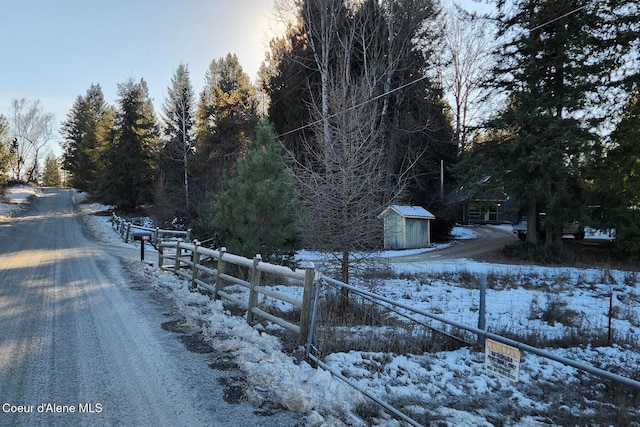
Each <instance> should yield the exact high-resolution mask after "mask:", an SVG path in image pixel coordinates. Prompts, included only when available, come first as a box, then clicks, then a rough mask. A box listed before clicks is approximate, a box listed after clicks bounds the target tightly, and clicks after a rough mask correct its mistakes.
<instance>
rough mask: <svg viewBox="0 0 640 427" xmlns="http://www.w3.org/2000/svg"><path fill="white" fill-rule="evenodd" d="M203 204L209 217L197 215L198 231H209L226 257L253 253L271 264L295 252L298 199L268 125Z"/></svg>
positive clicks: (259, 131)
mask: <svg viewBox="0 0 640 427" xmlns="http://www.w3.org/2000/svg"><path fill="white" fill-rule="evenodd" d="M208 204H209V206H208V207H206V208H205V209H208V210H209V212H210V213H212V214H213V215H212V217H210V218H207V217H206V215H201V219H200V221H201V222H200V224H201V226H203V227H202V228H201V230H203V231H204V230H207V228H208V230H207V232H208V233H212V232H213V231H214V230H215V232H217V234H218V236H219V239H220V243H221V244H222V245H224V246H226V247H227V249H228V250H229V251H230V252H232V253H236V254H240V255H243V256H246V257H253V256H254V255H256V254H258V253H259V254H261V255H262V256H263V259H265V260H274V259H282V258H283V257H284V258H286V257H288V256H290V255H292V254H293V251H294V250H295V249H297V247H296V245H297V243H298V216H299V205H298V199H297V197H296V194H295V191H294V185H293V179H292V177H291V175H290V173H289V170H288V169H287V168H286V167H285V163H284V161H283V157H282V152H281V148H280V145H279V143H278V142H277V140H276V138H275V136H274V134H273V131H272V128H271V127H270V126H268V125H266V124H263V125H262V126H260V127H259V128H258V131H257V136H256V139H255V141H254V142H252V143H251V144H250V145H249V149H248V151H247V153H246V154H245V155H244V156H243V157H242V158H240V159H238V161H237V162H236V165H235V172H234V174H233V175H232V176H231V177H230V178H228V179H226V180H225V183H224V188H223V190H222V191H221V192H220V193H219V194H218V195H217V196H216V197H215V198H214V199H212V200H210V201H209V202H208ZM203 213H204V211H203ZM207 223H208V224H209V225H208V226H207ZM209 235H210V234H209ZM203 237H204V236H203Z"/></svg>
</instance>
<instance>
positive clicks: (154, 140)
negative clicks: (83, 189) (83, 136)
mask: <svg viewBox="0 0 640 427" xmlns="http://www.w3.org/2000/svg"><path fill="white" fill-rule="evenodd" d="M118 95H119V97H120V98H119V99H118V110H117V113H116V117H115V122H114V129H113V140H112V141H111V143H110V144H109V145H108V146H107V147H106V148H105V150H106V151H105V156H104V159H105V161H106V165H105V166H106V173H107V181H106V182H105V183H104V185H105V188H103V193H102V194H103V197H104V198H105V200H106V201H107V202H109V203H113V204H116V205H118V207H120V208H121V209H123V210H133V209H135V208H137V207H138V206H139V205H141V204H144V203H148V202H150V201H151V187H152V183H153V176H154V168H155V165H154V161H153V160H154V155H155V150H156V149H157V144H158V126H157V122H156V118H155V114H154V112H153V104H152V103H151V100H150V98H149V91H148V88H147V84H146V82H145V81H144V80H140V82H138V83H135V82H134V81H133V80H129V81H127V82H126V83H123V84H120V85H118Z"/></svg>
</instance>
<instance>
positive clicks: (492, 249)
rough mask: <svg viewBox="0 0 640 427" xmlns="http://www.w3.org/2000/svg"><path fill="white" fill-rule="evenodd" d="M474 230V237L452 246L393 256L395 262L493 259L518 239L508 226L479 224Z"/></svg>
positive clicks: (454, 242)
mask: <svg viewBox="0 0 640 427" xmlns="http://www.w3.org/2000/svg"><path fill="white" fill-rule="evenodd" d="M472 230H473V232H474V233H476V234H477V237H476V238H474V239H466V240H456V241H453V242H452V244H451V246H449V247H446V248H443V249H438V250H436V251H428V252H422V253H419V254H412V255H406V256H399V257H393V258H392V259H393V262H410V263H420V262H438V261H442V260H450V259H460V258H468V259H473V260H476V261H492V260H493V254H495V253H497V252H499V251H501V250H502V248H503V247H504V246H505V245H508V244H512V243H516V242H517V241H518V238H517V237H516V235H515V234H513V233H512V232H511V230H509V229H508V227H507V228H505V227H494V226H490V225H478V226H474V227H472Z"/></svg>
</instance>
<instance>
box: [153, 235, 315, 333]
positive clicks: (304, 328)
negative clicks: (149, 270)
mask: <svg viewBox="0 0 640 427" xmlns="http://www.w3.org/2000/svg"><path fill="white" fill-rule="evenodd" d="M158 251H159V252H158V266H159V267H160V268H162V269H163V270H171V271H173V272H174V273H175V274H176V275H178V276H180V277H182V278H184V279H186V280H189V281H190V282H191V287H192V288H193V289H197V288H200V289H205V290H207V291H209V292H211V293H212V294H213V295H214V297H215V298H224V299H226V300H228V301H231V302H233V303H234V304H237V305H239V306H241V307H243V308H244V309H246V311H247V323H249V324H253V323H255V322H256V320H257V317H261V318H263V319H267V320H269V321H271V322H273V323H275V324H277V325H279V326H281V327H283V328H285V329H287V330H289V331H291V332H294V333H296V334H297V335H298V337H299V342H300V343H301V344H304V343H306V342H307V339H308V337H309V331H310V324H311V307H312V300H313V289H314V279H315V276H316V271H315V268H314V266H313V264H309V265H308V266H306V267H305V268H304V269H296V270H292V269H290V268H288V267H284V266H279V265H273V264H269V263H266V262H263V261H262V258H261V256H260V255H256V256H255V258H253V259H249V258H245V257H241V256H239V255H234V254H230V253H228V252H226V249H225V248H221V249H219V250H218V249H209V248H204V247H202V246H200V244H199V243H198V242H197V241H195V242H193V243H188V242H184V241H182V240H175V241H161V242H160V243H159V245H158ZM167 261H170V263H167ZM203 262H206V263H207V265H203ZM213 263H215V264H217V266H216V267H215V268H212V267H211V266H209V264H213ZM231 265H234V266H237V267H241V268H242V269H244V272H245V273H246V275H243V277H239V276H241V274H240V273H236V275H234V274H233V272H232V271H231V269H230V268H229V266H231ZM236 271H238V270H237V269H236ZM263 273H265V274H270V275H274V276H277V277H279V278H286V279H288V280H289V282H293V283H294V284H295V285H297V286H301V287H302V298H301V299H297V298H293V297H291V296H290V295H287V294H284V293H280V292H277V291H274V290H272V289H270V288H268V287H265V286H263V276H262V274H263ZM231 285H237V286H239V287H241V288H244V289H245V290H246V291H247V293H248V298H247V301H244V300H242V299H240V298H237V297H235V296H234V295H232V294H231V292H230V291H229V290H228V289H227V288H228V287H229V286H231ZM259 295H264V296H266V297H269V298H273V299H276V300H280V301H284V302H286V303H288V304H291V305H292V306H294V307H297V308H298V309H300V317H299V322H298V324H294V323H291V322H289V321H287V320H285V319H282V318H280V317H277V316H275V315H274V314H271V313H269V312H268V311H266V310H264V309H263V308H261V307H260V306H259Z"/></svg>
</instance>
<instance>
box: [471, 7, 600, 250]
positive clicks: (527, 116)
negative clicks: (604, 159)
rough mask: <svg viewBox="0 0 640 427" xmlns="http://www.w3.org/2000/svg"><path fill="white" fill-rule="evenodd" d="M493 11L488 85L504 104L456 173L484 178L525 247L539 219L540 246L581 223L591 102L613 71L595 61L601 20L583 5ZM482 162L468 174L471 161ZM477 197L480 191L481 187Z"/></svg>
mask: <svg viewBox="0 0 640 427" xmlns="http://www.w3.org/2000/svg"><path fill="white" fill-rule="evenodd" d="M498 3H499V6H500V7H501V8H500V9H499V10H500V12H501V15H500V16H499V18H500V27H499V37H500V38H499V39H500V40H503V43H502V45H501V47H500V49H499V52H498V53H499V56H498V58H497V65H496V67H495V70H494V76H493V81H494V84H495V86H496V87H497V88H498V89H500V90H502V91H504V93H506V94H507V97H508V104H507V105H506V107H505V108H504V109H503V110H502V111H500V112H499V113H498V115H497V117H496V118H495V120H493V121H491V122H490V123H489V124H488V126H489V129H490V132H489V133H488V135H491V136H493V137H496V139H492V140H491V139H490V140H488V141H485V143H484V144H482V147H478V150H476V152H475V153H474V154H473V155H471V156H469V157H468V158H467V161H466V162H464V163H463V164H462V166H461V169H465V170H466V172H469V171H471V170H474V169H475V170H477V171H478V175H476V176H475V177H474V178H472V179H470V181H471V182H474V181H478V180H479V179H480V177H481V176H480V174H482V175H491V176H492V182H494V183H495V184H496V185H497V187H498V188H495V189H494V190H504V191H506V192H507V193H508V194H510V195H511V196H513V197H515V199H516V200H517V201H518V203H519V205H520V206H519V207H520V209H521V211H522V212H526V215H527V217H528V226H529V229H528V231H527V240H529V241H531V242H537V240H538V229H537V224H538V223H539V221H538V215H539V213H540V212H545V213H546V216H545V220H544V226H545V227H544V228H545V233H546V241H547V242H548V243H551V242H553V241H558V240H560V237H561V232H560V230H561V227H562V224H563V223H564V222H565V221H566V220H567V219H582V212H583V210H582V201H583V199H584V197H583V194H582V193H583V187H584V184H583V182H584V181H583V176H582V172H583V168H584V166H585V164H586V163H587V160H588V159H589V158H590V157H591V156H592V155H593V153H595V152H597V150H598V145H599V142H600V141H599V137H598V135H597V134H596V133H595V131H594V129H595V128H596V126H597V125H598V122H599V120H600V119H601V117H597V115H595V114H592V113H593V112H596V111H597V109H596V108H594V104H593V103H594V101H596V100H597V94H598V92H599V90H600V89H601V87H600V85H599V82H601V81H605V80H607V76H608V75H609V74H610V73H611V72H612V71H613V69H612V68H611V67H612V66H613V65H612V63H611V62H610V60H609V58H608V57H605V56H603V55H602V52H603V45H602V43H601V42H602V39H601V38H600V37H599V36H600V35H601V31H600V28H601V27H602V25H603V20H602V16H601V15H600V14H599V12H598V11H599V9H598V6H597V5H594V4H593V3H592V2H589V1H588V0H571V1H564V0H562V1H560V0H519V1H516V2H514V4H513V6H514V7H513V8H507V7H506V6H505V4H504V2H501V1H498ZM478 157H479V158H482V159H484V160H485V161H487V160H488V163H489V165H487V164H486V163H485V166H488V167H484V168H482V169H476V168H474V164H477V163H478V162H477V158H478ZM485 191H487V189H486V188H485Z"/></svg>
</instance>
